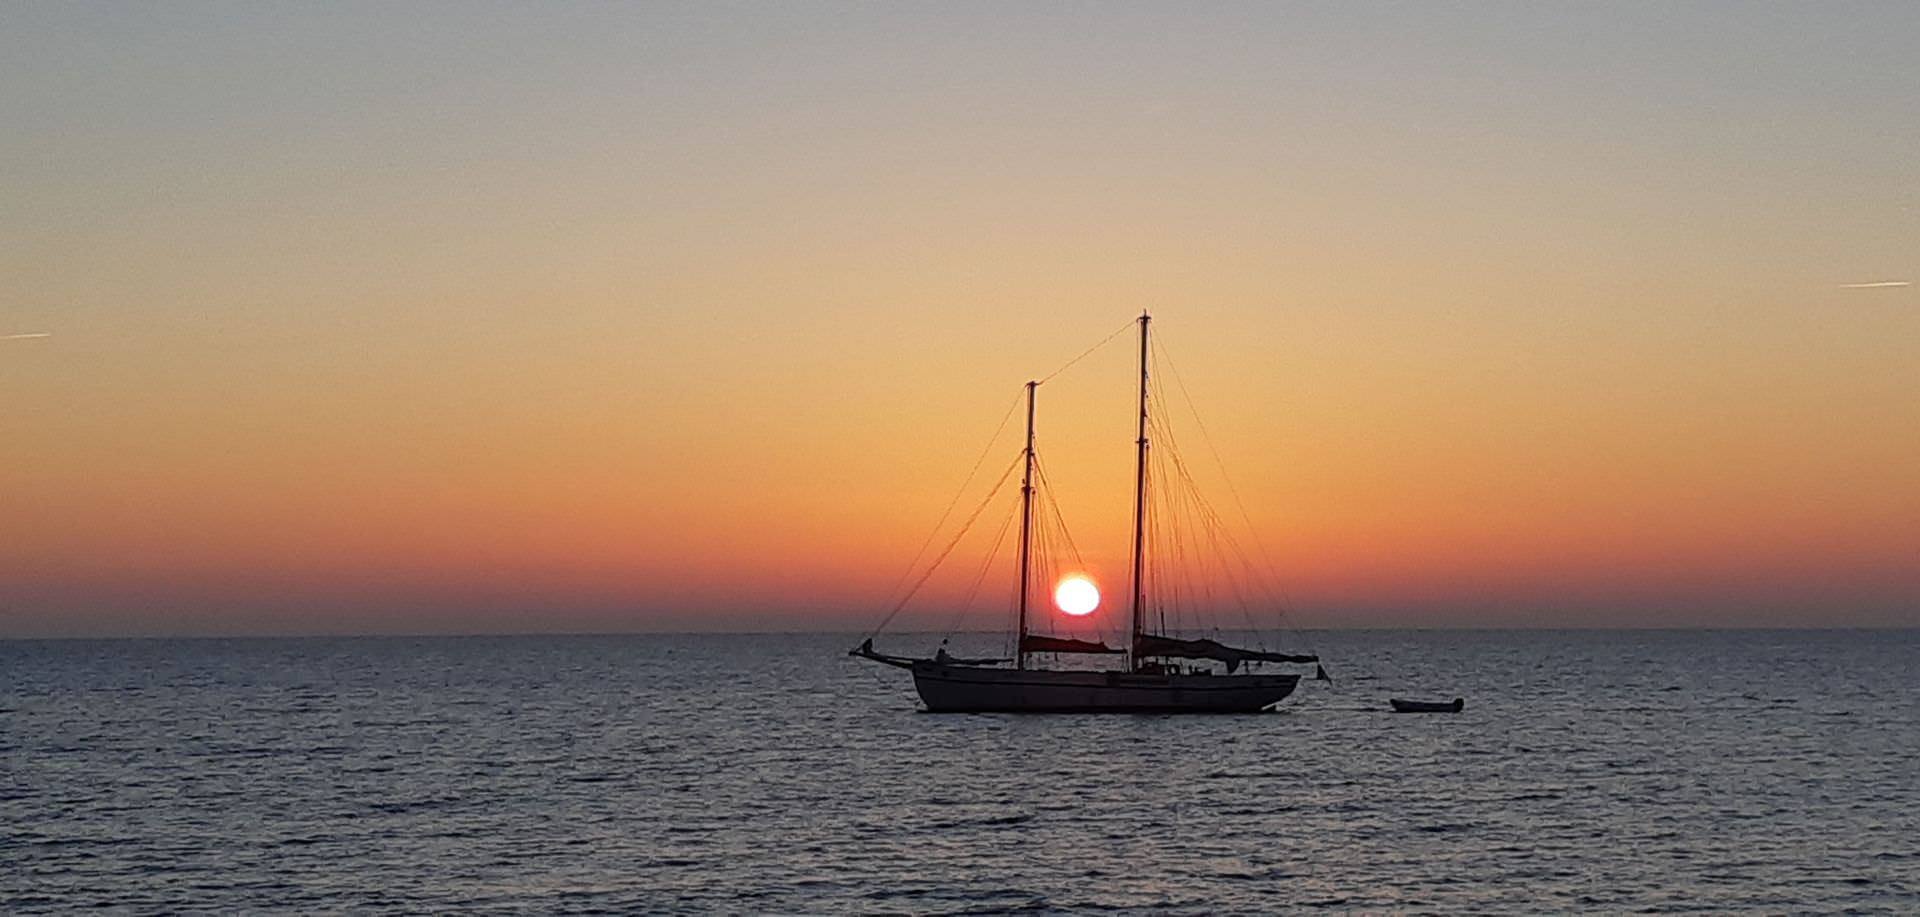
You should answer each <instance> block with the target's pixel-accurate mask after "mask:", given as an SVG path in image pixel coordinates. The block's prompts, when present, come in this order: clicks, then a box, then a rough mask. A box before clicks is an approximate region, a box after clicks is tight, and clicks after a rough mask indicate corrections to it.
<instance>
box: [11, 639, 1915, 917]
mask: <svg viewBox="0 0 1920 917" xmlns="http://www.w3.org/2000/svg"><path fill="white" fill-rule="evenodd" d="M1307 636H1308V638H1309V639H1308V643H1310V644H1311V647H1310V648H1311V649H1314V650H1317V651H1318V652H1320V653H1321V654H1322V655H1323V656H1324V657H1325V658H1326V660H1327V668H1328V670H1329V673H1330V674H1331V675H1332V676H1333V678H1334V681H1333V682H1332V684H1331V685H1327V684H1322V683H1314V682H1303V683H1302V686H1301V690H1300V691H1299V692H1297V693H1296V694H1295V695H1294V696H1293V697H1292V698H1290V699H1288V700H1287V701H1286V702H1285V704H1283V705H1282V709H1281V710H1280V711H1279V712H1276V713H1269V714H1261V715H1245V716H1204V717H1195V716H1190V717H1180V716H1139V715H1106V716H1089V715H1052V716H1007V715H936V714H927V713H920V712H917V711H916V698H915V696H914V694H913V689H912V686H911V679H910V677H909V676H908V675H907V673H905V672H901V671H898V670H894V669H888V668H884V667H881V666H876V665H872V664H870V663H863V662H861V661H859V660H855V659H849V658H847V656H846V655H845V651H846V650H847V649H848V647H850V646H851V645H852V644H853V643H854V642H855V640H856V638H855V637H852V636H846V635H798V636H795V635H756V636H617V637H509V638H482V637H473V638H417V639H416V638H364V639H277V640H127V641H81V640H72V641H13V642H4V643H0V761H3V762H4V767H3V768H0V912H4V913H7V914H32V913H45V912H65V911H69V910H74V909H78V908H96V907H106V908H110V909H114V910H118V911H124V912H129V913H157V912H174V911H193V912H209V911H221V912H248V913H257V912H298V913H320V912H354V913H383V912H385V913H419V912H425V911H443V910H454V909H458V910H465V911H476V912H489V913H541V914H548V913H589V912H622V913H660V914H671V913H695V914H704V913H714V914H745V913H778V914H888V913H898V914H958V913H966V914H974V913H999V912H1006V911H1017V912H1025V913H1119V914H1219V913H1276V912H1308V911H1316V910H1317V911H1328V912H1334V913H1346V912H1363V913H1364V912H1404V913H1449V914H1459V913H1487V914H1547V913H1569V912H1595V913H1632V912H1647V913H1669V912H1688V911H1693V912H1716V913H1724V912H1756V913H1896V914H1912V913H1920V685H1917V684H1916V678H1917V677H1920V632H1916V631H1824V632H1821V631H1727V632H1670V631H1617V632H1614V631H1572V632H1547V631H1526V632H1518V631H1467V632H1408V631H1392V632H1329V633H1318V634H1311V635H1307ZM880 646H881V648H882V649H896V650H920V651H927V650H930V649H931V648H932V647H931V645H930V641H929V640H925V639H919V638H914V637H911V636H909V637H905V638H883V639H882V640H881V641H880ZM962 649H964V648H962ZM1390 696H1414V697H1424V698H1433V699H1449V698H1452V697H1455V696H1460V697H1464V698H1466V701H1467V706H1466V711H1465V712H1464V713H1462V714H1458V715H1444V714H1441V715H1394V714H1390V713H1387V712H1385V710H1386V701H1387V698H1388V697H1390Z"/></svg>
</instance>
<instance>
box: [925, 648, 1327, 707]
mask: <svg viewBox="0 0 1920 917" xmlns="http://www.w3.org/2000/svg"><path fill="white" fill-rule="evenodd" d="M912 668H913V686H914V688H915V689H917V690H918V691H919V692H920V700H921V701H922V702H924V703H925V704H926V705H927V710H928V711H929V712H932V713H1068V712H1075V713H1254V712H1257V711H1260V710H1264V709H1266V708H1268V707H1271V706H1273V705H1274V704H1277V703H1279V702H1280V701H1281V700H1282V699H1284V698H1286V696H1287V695H1289V694H1292V693H1293V688H1294V686H1295V685H1297V684H1299V683H1300V676H1298V675H1161V674H1146V673H1137V672H1084V671H1047V670H1042V669H997V668H984V667H980V666H964V665H946V664H942V663H939V662H933V661H930V660H915V661H914V662H913V664H912Z"/></svg>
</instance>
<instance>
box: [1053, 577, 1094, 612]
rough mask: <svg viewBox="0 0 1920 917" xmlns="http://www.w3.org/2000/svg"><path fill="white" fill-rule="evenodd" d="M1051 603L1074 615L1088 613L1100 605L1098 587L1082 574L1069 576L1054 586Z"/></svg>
mask: <svg viewBox="0 0 1920 917" xmlns="http://www.w3.org/2000/svg"><path fill="white" fill-rule="evenodd" d="M1053 604H1054V605H1055V606H1056V607H1058V608H1059V609H1060V610H1061V611H1064V612H1066V613H1067V614H1070V615H1073V616H1075V617H1079V616H1081V615H1090V614H1093V610H1094V609H1095V608H1099V607H1100V589H1099V588H1098V587H1096V586H1094V585H1093V580H1090V579H1087V578H1086V577H1084V576H1069V577H1067V578H1066V579H1063V580H1061V581H1060V585H1059V586H1057V587H1055V588H1054V590H1053Z"/></svg>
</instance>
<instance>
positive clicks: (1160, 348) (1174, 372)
mask: <svg viewBox="0 0 1920 917" xmlns="http://www.w3.org/2000/svg"><path fill="white" fill-rule="evenodd" d="M1165 336H1166V335H1165V334H1162V335H1161V337H1162V338H1164V337H1165ZM1154 349H1155V350H1156V351H1157V352H1158V353H1159V355H1160V359H1161V362H1163V363H1165V364H1166V367H1167V374H1168V375H1170V376H1172V377H1173V384H1174V386H1175V387H1176V388H1178V389H1179V390H1180V397H1181V398H1182V399H1183V400H1184V401H1186V403H1187V410H1188V411H1189V412H1191V413H1192V414H1193V424H1194V426H1196V427H1199V428H1200V439H1201V441H1202V442H1204V443H1206V444H1207V451H1208V452H1209V453H1211V454H1212V456H1213V464H1214V466H1215V467H1217V468H1219V469H1220V479H1221V480H1222V481H1225V482H1226V485H1227V493H1229V494H1231V495H1232V496H1233V504H1234V507H1235V508H1237V509H1238V510H1240V519H1241V521H1242V522H1245V523H1246V525H1247V534H1248V535H1249V536H1250V537H1252V539H1253V546H1254V548H1255V549H1257V550H1258V551H1259V552H1260V559H1261V562H1262V563H1264V564H1265V565H1266V567H1267V574H1268V576H1269V577H1270V578H1271V580H1272V582H1271V586H1272V588H1274V589H1277V588H1279V578H1280V571H1279V570H1278V569H1276V568H1275V567H1274V566H1273V555H1272V553H1271V552H1269V551H1268V550H1267V546H1266V543H1265V541H1264V540H1263V539H1261V537H1260V530H1259V529H1258V528H1257V527H1255V526H1254V524H1253V516H1252V514H1250V513H1248V512H1247V504H1246V501H1244V500H1242V499H1240V488H1238V487H1235V486H1233V476H1232V475H1229V474H1227V464H1226V462H1224V461H1222V460H1221V459H1220V449H1219V448H1218V447H1217V446H1215V445H1214V443H1213V434H1211V433H1209V432H1207V422H1206V421H1205V420H1202V419H1201V417H1200V409H1199V408H1197V407H1195V406H1194V404H1193V395H1192V394H1191V393H1189V392H1188V391H1187V382H1186V380H1185V379H1183V378H1181V376H1180V370H1179V369H1178V368H1176V367H1175V366H1174V365H1173V355H1172V354H1170V353H1168V352H1167V349H1166V345H1165V344H1164V343H1163V342H1161V341H1155V342H1154ZM1262 591H1265V592H1269V597H1270V600H1272V601H1274V603H1275V604H1277V605H1280V606H1282V607H1283V609H1284V606H1286V605H1287V604H1290V603H1288V602H1285V601H1283V600H1282V599H1281V597H1280V596H1275V595H1272V594H1271V590H1267V589H1263V590H1262ZM1289 623H1290V622H1289ZM1289 629H1294V630H1297V629H1296V628H1291V627H1290V628H1289Z"/></svg>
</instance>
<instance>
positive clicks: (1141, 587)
mask: <svg viewBox="0 0 1920 917" xmlns="http://www.w3.org/2000/svg"><path fill="white" fill-rule="evenodd" d="M1148 321H1151V319H1149V318H1148V317H1147V313H1146V312H1145V311H1144V310H1143V311H1141V313H1140V438H1139V439H1138V440H1137V441H1136V445H1138V446H1139V454H1138V456H1137V457H1136V458H1135V464H1134V468H1133V637H1132V639H1130V640H1128V641H1127V653H1128V655H1129V657H1130V658H1131V660H1132V665H1133V666H1134V667H1136V668H1137V667H1138V666H1139V665H1140V659H1139V657H1138V656H1134V655H1133V653H1134V651H1135V650H1136V649H1137V648H1138V647H1139V645H1140V634H1141V633H1142V629H1141V616H1142V615H1144V614H1146V606H1147V599H1146V593H1147V584H1146V569H1145V568H1144V567H1143V566H1142V565H1141V559H1142V553H1143V551H1144V550H1145V547H1146V532H1147V322H1148Z"/></svg>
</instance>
